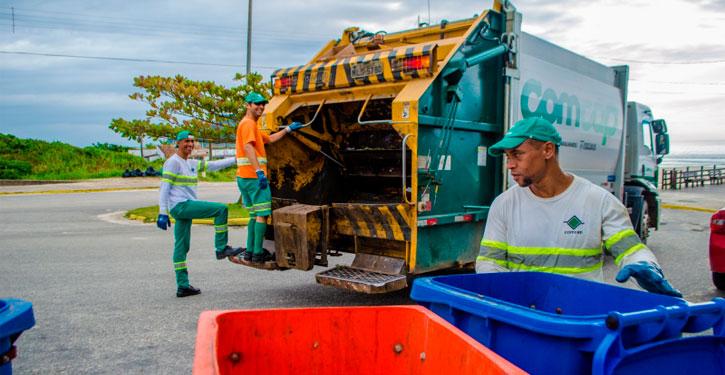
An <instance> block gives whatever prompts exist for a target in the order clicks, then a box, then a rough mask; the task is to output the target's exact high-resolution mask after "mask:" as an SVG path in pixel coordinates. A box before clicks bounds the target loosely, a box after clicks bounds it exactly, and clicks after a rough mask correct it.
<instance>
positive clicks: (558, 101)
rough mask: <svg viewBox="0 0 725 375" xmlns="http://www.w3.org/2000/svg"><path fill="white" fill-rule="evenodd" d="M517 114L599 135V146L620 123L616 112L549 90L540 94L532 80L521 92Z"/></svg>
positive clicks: (612, 109)
mask: <svg viewBox="0 0 725 375" xmlns="http://www.w3.org/2000/svg"><path fill="white" fill-rule="evenodd" d="M521 114H522V115H523V116H524V118H527V117H543V118H545V119H547V120H549V121H550V122H551V123H552V124H558V125H565V126H574V127H577V128H581V129H582V130H584V131H589V132H594V133H597V134H601V136H602V145H606V144H607V138H608V137H611V136H613V135H614V134H615V133H616V132H617V129H618V127H617V124H618V123H619V122H620V121H619V113H618V110H617V108H615V107H613V106H611V105H606V104H602V103H586V102H585V103H582V102H580V101H579V98H578V97H577V96H576V95H571V94H568V93H566V92H562V93H560V94H557V92H556V91H554V89H552V88H547V89H546V90H544V88H543V87H542V85H541V82H539V81H537V80H535V79H530V80H528V81H526V83H525V84H524V87H523V89H522V90H521Z"/></svg>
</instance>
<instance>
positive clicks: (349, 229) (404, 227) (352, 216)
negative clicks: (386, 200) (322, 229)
mask: <svg viewBox="0 0 725 375" xmlns="http://www.w3.org/2000/svg"><path fill="white" fill-rule="evenodd" d="M332 214H333V220H334V222H333V226H334V227H335V228H336V230H337V231H338V232H339V233H340V234H345V235H350V236H359V237H370V238H379V239H387V240H396V241H410V226H409V225H408V219H409V218H410V212H409V208H408V206H406V205H402V204H397V205H396V204H389V205H384V204H345V203H333V205H332Z"/></svg>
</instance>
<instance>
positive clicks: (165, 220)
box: [156, 214, 171, 230]
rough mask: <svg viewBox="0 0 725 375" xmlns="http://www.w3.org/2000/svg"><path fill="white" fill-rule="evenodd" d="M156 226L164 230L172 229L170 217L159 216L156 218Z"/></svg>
mask: <svg viewBox="0 0 725 375" xmlns="http://www.w3.org/2000/svg"><path fill="white" fill-rule="evenodd" d="M156 226H157V227H159V229H163V230H166V228H168V227H170V226H171V224H170V223H169V215H164V214H159V217H158V218H156Z"/></svg>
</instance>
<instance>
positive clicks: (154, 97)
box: [109, 73, 271, 156]
mask: <svg viewBox="0 0 725 375" xmlns="http://www.w3.org/2000/svg"><path fill="white" fill-rule="evenodd" d="M234 80H235V81H238V82H240V85H238V86H233V87H229V88H227V87H224V86H221V85H218V84H216V83H214V82H212V81H193V80H190V79H187V78H185V77H183V76H181V75H177V76H175V77H161V76H138V77H136V78H134V80H133V85H134V86H136V87H138V88H140V89H142V90H143V91H138V92H135V93H133V94H131V95H129V98H131V99H133V100H137V101H140V102H143V103H146V104H148V106H149V107H150V108H149V109H148V110H147V111H146V118H145V119H135V120H126V119H123V118H116V119H113V120H112V121H111V124H110V125H109V128H111V129H112V130H113V131H114V132H116V133H119V134H120V135H121V136H123V137H124V138H127V139H129V140H133V141H136V142H139V144H140V145H141V156H143V140H144V138H147V137H148V138H151V139H154V140H158V139H162V138H166V139H173V137H174V136H175V134H176V133H177V132H178V131H179V130H189V131H191V132H192V133H194V134H195V135H196V136H197V138H198V139H201V140H205V141H207V142H209V153H210V155H211V151H212V150H211V144H212V142H230V141H232V140H233V139H234V135H235V127H236V125H237V123H238V122H239V120H241V119H242V117H244V114H245V112H246V105H245V103H244V96H246V95H247V93H249V92H251V91H256V92H259V93H261V94H262V95H264V96H265V97H267V98H269V97H270V93H271V90H270V89H271V85H270V83H264V82H262V76H261V75H260V74H257V73H252V74H250V75H249V76H245V75H243V74H240V73H237V74H236V75H235V77H234Z"/></svg>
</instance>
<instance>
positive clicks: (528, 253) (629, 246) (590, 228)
mask: <svg viewBox="0 0 725 375" xmlns="http://www.w3.org/2000/svg"><path fill="white" fill-rule="evenodd" d="M605 243H606V245H607V246H606V247H605ZM603 249H606V250H608V251H610V252H611V253H612V255H613V256H615V262H616V263H617V264H618V265H620V266H623V265H626V264H630V263H634V262H637V261H641V260H648V261H652V262H656V258H655V257H654V254H652V252H651V251H650V250H649V249H647V248H646V246H645V245H644V244H642V243H641V241H640V240H639V237H637V235H636V233H635V232H634V230H632V224H631V222H630V220H629V215H628V214H627V209H626V208H625V207H624V206H623V205H622V203H621V202H620V201H619V200H618V199H617V198H616V197H615V196H614V195H612V194H611V193H610V192H608V191H606V190H604V189H602V188H601V187H599V186H596V185H594V184H593V183H591V182H589V181H588V180H586V179H583V178H581V177H578V176H574V180H573V182H572V183H571V185H570V186H569V187H568V188H567V189H566V190H565V191H564V192H562V193H560V194H559V195H557V196H554V197H551V198H541V197H538V196H536V195H534V193H533V192H532V191H531V189H529V188H528V187H520V186H518V185H515V186H512V187H511V188H509V189H508V190H506V191H505V192H503V193H502V194H501V195H499V196H498V197H497V198H496V199H495V200H494V201H493V203H492V205H491V209H490V211H489V213H488V220H487V222H486V229H485V232H484V235H483V240H482V241H481V253H480V256H479V258H478V261H477V263H476V271H477V272H500V271H543V272H554V273H561V274H568V275H571V276H577V277H582V278H587V279H594V280H603V273H602V265H603V260H604V252H603V251H602V250H603Z"/></svg>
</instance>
